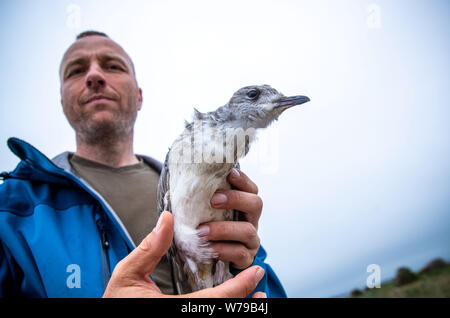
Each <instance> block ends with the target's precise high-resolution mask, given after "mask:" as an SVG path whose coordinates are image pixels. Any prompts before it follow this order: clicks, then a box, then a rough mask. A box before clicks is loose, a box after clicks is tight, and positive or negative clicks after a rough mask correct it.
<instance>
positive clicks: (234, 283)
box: [103, 211, 265, 298]
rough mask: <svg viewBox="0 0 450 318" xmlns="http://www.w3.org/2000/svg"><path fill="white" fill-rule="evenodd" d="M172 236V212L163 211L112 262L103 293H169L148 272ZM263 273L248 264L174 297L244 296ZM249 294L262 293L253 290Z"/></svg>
mask: <svg viewBox="0 0 450 318" xmlns="http://www.w3.org/2000/svg"><path fill="white" fill-rule="evenodd" d="M172 238H173V215H172V214H171V213H170V212H167V211H164V212H163V213H162V214H161V216H160V218H159V220H158V224H157V225H156V227H155V228H154V229H153V231H152V232H151V233H150V234H149V235H147V237H146V238H145V239H144V240H143V241H142V243H141V244H139V246H138V247H136V248H135V249H134V250H133V251H132V252H131V253H130V254H129V255H128V256H127V257H125V258H124V259H123V260H121V261H120V262H119V263H118V264H117V265H116V268H115V269H114V272H113V273H112V276H111V279H110V281H109V283H108V286H107V287H106V290H105V293H104V295H103V297H123V298H125V297H127V298H129V297H171V296H169V295H164V294H163V293H161V290H160V289H159V288H158V287H157V286H156V284H155V283H154V282H153V281H152V280H151V279H150V277H149V275H150V274H151V273H152V271H153V270H154V269H155V267H156V265H157V264H158V263H159V261H160V260H161V257H162V256H163V255H164V254H165V253H166V252H167V250H168V249H169V247H170V244H171V242H172ZM263 276H264V270H263V269H262V268H261V267H259V266H252V267H250V268H248V269H246V270H245V271H242V272H241V273H239V274H238V275H236V276H235V277H234V278H231V279H229V280H227V281H226V282H224V283H223V284H221V285H219V286H216V287H214V288H207V289H203V290H200V291H197V292H194V293H190V294H186V295H181V296H178V297H207V298H211V297H233V298H237V297H239V298H241V297H247V296H248V295H250V293H251V292H252V291H253V290H254V289H255V288H256V285H257V284H258V282H259V281H260V280H261V278H262V277H263ZM172 297H177V296H172ZM253 297H254V298H261V297H265V294H264V293H262V292H257V293H255V294H254V295H253Z"/></svg>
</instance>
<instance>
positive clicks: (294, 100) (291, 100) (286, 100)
mask: <svg viewBox="0 0 450 318" xmlns="http://www.w3.org/2000/svg"><path fill="white" fill-rule="evenodd" d="M309 101H310V99H309V97H308V96H300V95H299V96H289V97H282V98H281V99H279V100H278V101H277V102H276V105H275V108H279V107H283V108H284V107H286V108H289V107H292V106H295V105H300V104H304V103H306V102H309Z"/></svg>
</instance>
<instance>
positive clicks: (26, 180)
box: [0, 138, 286, 297]
mask: <svg viewBox="0 0 450 318" xmlns="http://www.w3.org/2000/svg"><path fill="white" fill-rule="evenodd" d="M8 147H9V148H10V149H11V150H12V152H13V153H15V154H16V155H17V156H18V157H19V158H20V159H21V161H20V162H19V164H18V165H17V167H16V168H15V169H14V171H12V172H9V173H8V172H3V173H2V174H1V177H2V178H3V179H4V182H3V184H0V297H6V296H25V297H101V296H102V295H103V292H104V290H105V287H106V285H107V283H108V281H109V278H110V276H111V273H112V271H113V270H114V267H115V266H116V264H117V263H118V262H119V261H120V260H121V259H123V258H124V257H125V256H127V255H128V254H129V253H130V251H132V250H133V249H134V248H135V245H134V243H133V241H132V240H131V238H130V235H129V233H128V232H127V230H126V229H125V227H124V226H123V224H122V223H121V221H120V219H119V218H118V217H117V215H116V214H115V212H114V211H113V210H112V209H111V207H110V206H109V205H108V203H107V202H106V201H105V200H104V199H103V198H102V197H101V196H100V195H99V194H98V193H97V192H96V191H95V190H94V189H93V188H92V187H91V186H90V185H88V184H87V183H86V182H85V181H83V180H82V179H80V178H78V177H76V176H75V175H74V174H73V172H72V170H71V167H70V164H69V160H68V158H69V153H68V152H65V153H62V154H61V155H59V156H57V157H55V158H54V159H53V161H52V160H50V159H48V158H47V157H46V156H45V155H43V154H42V153H41V152H40V151H39V150H37V149H36V148H34V147H33V146H31V145H30V144H28V143H26V142H24V141H22V140H20V139H17V138H10V139H8ZM144 159H145V158H144ZM145 160H146V161H147V163H149V164H150V165H152V166H153V167H155V168H156V169H158V167H159V169H160V164H159V163H158V162H156V161H155V160H153V159H151V158H146V159H145ZM265 258H266V252H265V251H264V249H263V248H262V247H260V249H259V251H258V253H257V255H256V257H255V261H254V264H256V265H259V266H261V267H263V268H264V269H265V271H266V275H265V276H264V278H263V279H262V280H261V282H260V283H259V284H258V286H257V288H256V289H255V291H265V292H266V293H267V296H268V297H286V294H285V292H284V289H283V287H282V286H281V283H280V281H279V280H278V278H277V276H276V275H275V273H274V272H273V270H272V269H271V267H270V265H268V264H266V263H264V260H265Z"/></svg>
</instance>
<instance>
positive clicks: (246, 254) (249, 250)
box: [198, 168, 263, 269]
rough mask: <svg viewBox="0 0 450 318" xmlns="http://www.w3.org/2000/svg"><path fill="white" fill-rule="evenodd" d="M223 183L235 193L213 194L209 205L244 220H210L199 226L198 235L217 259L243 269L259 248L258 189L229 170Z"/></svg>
mask: <svg viewBox="0 0 450 318" xmlns="http://www.w3.org/2000/svg"><path fill="white" fill-rule="evenodd" d="M227 180H228V182H229V183H230V184H231V185H233V186H234V187H235V188H236V189H237V190H219V191H217V192H216V193H215V194H214V196H213V197H212V199H211V206H212V207H213V208H217V209H233V210H238V211H241V212H243V213H244V216H245V220H246V221H244V222H242V221H214V222H208V223H203V224H202V225H201V226H199V228H198V229H199V230H200V232H199V234H200V235H203V236H205V237H206V239H207V240H209V241H210V242H211V247H212V248H213V249H214V250H215V252H216V253H217V254H218V255H219V259H221V260H223V261H229V262H231V264H232V265H233V267H235V268H237V269H244V268H247V267H248V266H250V265H251V264H252V263H253V260H254V258H255V255H256V253H257V252H258V249H259V245H260V240H259V236H258V232H257V230H258V221H259V218H260V216H261V211H262V206H263V203H262V200H261V198H260V197H259V196H258V195H257V194H258V187H257V186H256V184H255V183H254V182H253V181H252V180H250V178H249V177H247V175H246V174H244V173H243V172H242V171H238V170H237V169H234V168H233V169H232V170H231V172H230V174H229V175H228V177H227Z"/></svg>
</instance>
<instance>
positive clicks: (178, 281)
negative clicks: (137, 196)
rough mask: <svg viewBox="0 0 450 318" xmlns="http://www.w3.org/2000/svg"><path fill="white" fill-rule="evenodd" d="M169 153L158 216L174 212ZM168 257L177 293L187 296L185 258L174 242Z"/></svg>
mask: <svg viewBox="0 0 450 318" xmlns="http://www.w3.org/2000/svg"><path fill="white" fill-rule="evenodd" d="M169 153H170V149H169V152H168V153H167V155H166V160H165V161H164V165H163V167H162V170H161V175H160V178H159V184H158V191H157V193H158V194H157V201H158V214H161V213H162V212H163V211H169V212H171V213H173V212H172V206H171V202H170V186H169V185H170V172H169V167H168V164H169ZM166 257H167V258H168V260H169V263H170V266H171V269H172V278H173V285H174V288H175V292H176V293H177V294H185V293H187V292H190V291H191V290H190V289H189V287H188V285H187V281H188V278H187V276H186V274H185V273H184V271H183V268H184V264H185V262H186V261H185V258H184V256H183V254H181V253H180V251H179V250H178V248H177V246H176V245H175V242H174V241H172V244H171V245H170V248H169V250H168V251H167V254H166Z"/></svg>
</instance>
